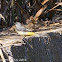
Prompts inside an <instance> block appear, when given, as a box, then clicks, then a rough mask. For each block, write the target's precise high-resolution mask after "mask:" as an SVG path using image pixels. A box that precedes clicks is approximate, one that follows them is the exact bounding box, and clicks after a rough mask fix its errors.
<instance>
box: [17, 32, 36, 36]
mask: <svg viewBox="0 0 62 62" xmlns="http://www.w3.org/2000/svg"><path fill="white" fill-rule="evenodd" d="M17 33H18V34H19V35H25V36H31V35H34V34H35V33H34V32H21V31H17Z"/></svg>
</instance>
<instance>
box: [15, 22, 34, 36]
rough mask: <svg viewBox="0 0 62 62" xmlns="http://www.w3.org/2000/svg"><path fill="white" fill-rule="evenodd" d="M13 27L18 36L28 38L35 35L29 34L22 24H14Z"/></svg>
mask: <svg viewBox="0 0 62 62" xmlns="http://www.w3.org/2000/svg"><path fill="white" fill-rule="evenodd" d="M15 26H16V29H15V30H16V32H17V33H18V34H19V35H27V36H30V35H34V34H35V33H34V32H31V31H30V30H29V29H27V28H25V27H24V26H22V24H21V23H20V22H16V23H15Z"/></svg>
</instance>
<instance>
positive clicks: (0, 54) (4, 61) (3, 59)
mask: <svg viewBox="0 0 62 62" xmlns="http://www.w3.org/2000/svg"><path fill="white" fill-rule="evenodd" d="M0 56H1V58H2V61H3V62H6V60H5V58H4V55H3V53H2V50H1V49H0Z"/></svg>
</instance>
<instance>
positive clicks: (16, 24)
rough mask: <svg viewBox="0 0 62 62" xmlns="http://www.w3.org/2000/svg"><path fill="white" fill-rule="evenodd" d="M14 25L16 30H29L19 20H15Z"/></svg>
mask: <svg viewBox="0 0 62 62" xmlns="http://www.w3.org/2000/svg"><path fill="white" fill-rule="evenodd" d="M15 26H16V30H18V31H30V30H29V29H27V28H25V27H24V26H22V24H21V23H20V22H16V23H15Z"/></svg>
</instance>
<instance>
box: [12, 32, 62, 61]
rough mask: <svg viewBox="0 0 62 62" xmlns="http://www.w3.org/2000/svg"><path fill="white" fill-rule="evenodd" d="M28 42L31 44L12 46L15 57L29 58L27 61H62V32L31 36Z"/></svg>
mask: <svg viewBox="0 0 62 62" xmlns="http://www.w3.org/2000/svg"><path fill="white" fill-rule="evenodd" d="M27 42H28V43H29V45H30V46H29V45H28V44H26V45H25V46H20V47H12V53H13V56H14V59H22V58H23V59H27V61H26V62H62V34H59V33H49V34H47V35H44V36H40V37H30V38H29V39H27ZM16 62H21V61H16ZM23 62H24V61H23Z"/></svg>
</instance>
